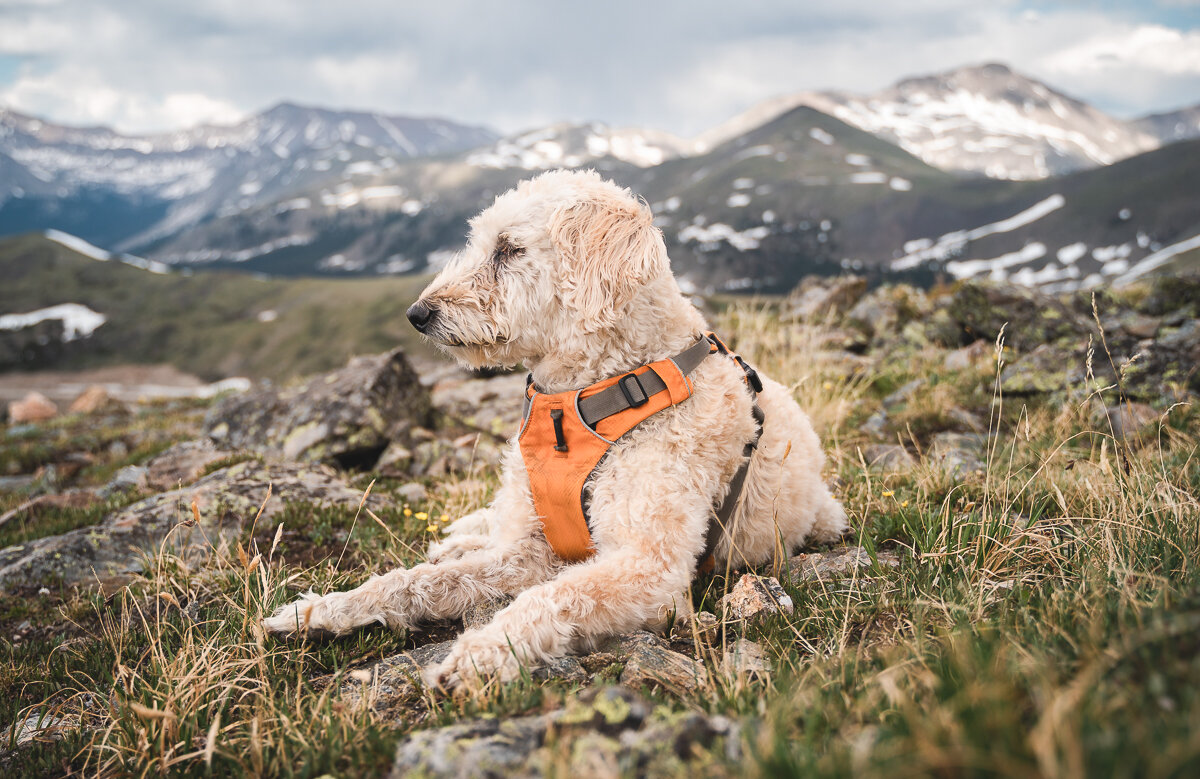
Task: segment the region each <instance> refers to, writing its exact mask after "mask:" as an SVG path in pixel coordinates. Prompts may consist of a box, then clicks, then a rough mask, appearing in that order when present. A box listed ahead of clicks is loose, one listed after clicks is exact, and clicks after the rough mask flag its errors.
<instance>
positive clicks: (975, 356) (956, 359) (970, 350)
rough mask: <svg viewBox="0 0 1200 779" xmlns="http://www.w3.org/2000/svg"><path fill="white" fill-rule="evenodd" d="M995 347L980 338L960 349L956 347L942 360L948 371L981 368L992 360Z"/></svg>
mask: <svg viewBox="0 0 1200 779" xmlns="http://www.w3.org/2000/svg"><path fill="white" fill-rule="evenodd" d="M994 351H995V350H994V348H993V347H992V346H991V345H990V344H989V343H988V342H987V341H984V340H982V339H981V340H978V341H975V342H974V343H971V344H970V345H968V346H964V347H962V348H960V349H954V350H952V351H950V352H948V353H947V354H946V357H945V359H943V360H942V367H944V368H945V369H946V370H948V371H963V370H966V369H967V368H981V367H983V366H984V365H986V364H988V363H989V362H990V359H991V356H992V354H993V353H994Z"/></svg>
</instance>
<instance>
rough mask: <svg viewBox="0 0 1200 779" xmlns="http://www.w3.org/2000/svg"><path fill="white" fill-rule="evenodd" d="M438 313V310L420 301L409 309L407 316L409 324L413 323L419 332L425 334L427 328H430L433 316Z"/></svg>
mask: <svg viewBox="0 0 1200 779" xmlns="http://www.w3.org/2000/svg"><path fill="white" fill-rule="evenodd" d="M436 311H437V310H436V309H433V308H430V307H429V306H427V305H425V304H424V303H422V302H421V301H419V300H418V301H417V302H416V303H413V304H412V306H410V307H409V309H408V311H407V312H406V313H405V316H407V317H408V321H409V322H412V326H413V327H415V328H417V331H418V332H421V333H423V332H425V328H427V327H429V323H430V322H431V321H433V315H434V314H435V313H436Z"/></svg>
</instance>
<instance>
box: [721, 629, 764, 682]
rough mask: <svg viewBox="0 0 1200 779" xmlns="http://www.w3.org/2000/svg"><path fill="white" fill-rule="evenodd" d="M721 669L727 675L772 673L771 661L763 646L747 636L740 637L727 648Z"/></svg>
mask: <svg viewBox="0 0 1200 779" xmlns="http://www.w3.org/2000/svg"><path fill="white" fill-rule="evenodd" d="M721 670H722V671H724V672H725V675H727V676H747V675H758V676H766V675H768V674H770V673H771V661H770V660H768V659H767V656H766V654H765V653H764V652H763V648H762V646H760V645H759V644H756V643H754V642H753V641H750V640H748V639H745V638H739V639H738V640H737V641H734V642H733V644H732V645H731V646H729V647H728V648H727V649H726V650H725V654H724V656H723V657H722V658H721Z"/></svg>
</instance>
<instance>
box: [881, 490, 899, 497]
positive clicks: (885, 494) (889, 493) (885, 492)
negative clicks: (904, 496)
mask: <svg viewBox="0 0 1200 779" xmlns="http://www.w3.org/2000/svg"><path fill="white" fill-rule="evenodd" d="M895 494H896V493H894V492H892V491H891V490H884V491H883V497H885V498H890V497H892V496H893V495H895Z"/></svg>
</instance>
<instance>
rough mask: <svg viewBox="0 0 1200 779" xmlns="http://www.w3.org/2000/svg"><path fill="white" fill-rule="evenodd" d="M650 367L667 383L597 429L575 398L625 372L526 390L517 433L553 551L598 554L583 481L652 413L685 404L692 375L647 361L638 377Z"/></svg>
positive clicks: (571, 556) (569, 556) (578, 556)
mask: <svg viewBox="0 0 1200 779" xmlns="http://www.w3.org/2000/svg"><path fill="white" fill-rule="evenodd" d="M714 348H715V347H714ZM650 370H653V371H654V372H655V373H657V374H658V376H659V378H661V379H662V380H663V383H664V384H666V385H667V388H666V389H665V390H663V391H661V392H658V393H656V394H654V395H651V396H650V398H649V399H648V400H647V401H646V403H644V404H642V405H641V406H637V407H635V408H628V409H625V410H624V411H620V412H618V413H616V414H613V415H612V416H610V417H606V418H604V419H601V420H599V421H598V422H597V423H596V429H595V430H593V429H591V428H589V427H588V426H587V424H586V423H585V422H584V421H583V419H581V418H580V416H579V411H578V406H577V400H578V399H579V398H585V397H589V396H591V395H594V394H595V393H597V392H600V391H601V390H604V389H606V388H608V387H611V386H612V385H613V384H616V382H617V381H618V380H619V379H621V378H622V376H624V375H627V374H622V376H616V377H613V378H611V379H605V380H604V381H601V382H598V383H596V384H593V385H591V386H590V387H585V388H584V389H582V390H569V391H567V392H558V393H555V394H553V395H547V394H545V393H541V392H537V391H536V390H535V389H534V388H533V387H532V386H531V387H529V389H528V396H529V398H530V405H529V416H528V417H527V418H526V420H525V426H524V428H523V429H522V430H521V435H520V437H519V438H518V442H519V444H520V446H521V457H522V458H523V459H524V460H525V470H526V472H527V473H528V474H529V486H530V488H531V490H532V491H533V505H534V508H535V509H536V511H537V514H538V518H539V519H541V521H542V528H543V530H544V532H545V534H546V540H547V541H549V542H550V547H551V548H552V549H553V550H554V553H555V554H557V555H558V556H559V557H561V558H562V559H563V560H566V561H567V562H578V561H580V560H586V559H587V558H589V557H591V556H592V555H593V554H595V551H596V550H595V547H593V546H592V535H591V533H590V532H589V531H588V526H587V517H586V516H585V515H584V511H583V486H584V484H586V483H587V480H588V477H589V476H590V475H591V473H592V471H593V470H595V468H596V466H597V465H599V464H600V460H601V459H603V458H604V455H605V454H606V453H607V452H608V450H609V447H611V446H612V445H613V442H614V441H616V440H617V439H618V438H620V437H621V436H623V435H625V433H628V432H629V431H630V430H632V429H633V428H635V427H637V425H638V424H640V423H641V422H643V421H645V420H646V419H647V418H649V417H650V416H652V415H654V414H656V413H658V412H659V411H662V410H663V409H664V408H667V407H668V406H672V405H675V404H677V403H682V402H683V401H685V400H687V399H688V398H689V397H691V395H692V382H691V380H690V379H689V378H688V377H686V376H684V375H683V373H681V372H680V370H679V368H678V366H676V365H675V363H674V362H673V361H672V360H669V359H668V360H659V361H658V362H653V363H650V364H649V365H643V366H642V367H640V368H638V369H636V370H634V371H632V373H634V374H636V375H639V376H640V375H641V374H643V373H645V372H646V371H650ZM555 410H561V411H562V431H563V438H564V440H565V442H566V451H565V452H560V451H556V450H555V445H556V444H557V436H556V434H555V429H554V417H553V414H552V412H553V411H555Z"/></svg>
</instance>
